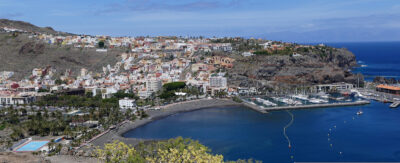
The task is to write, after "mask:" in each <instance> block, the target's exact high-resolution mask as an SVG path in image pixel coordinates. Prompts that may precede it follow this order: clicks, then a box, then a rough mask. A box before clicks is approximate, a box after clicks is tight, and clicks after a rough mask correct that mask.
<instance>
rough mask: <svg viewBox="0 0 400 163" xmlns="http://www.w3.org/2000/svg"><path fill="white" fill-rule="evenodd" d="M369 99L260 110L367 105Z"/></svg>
mask: <svg viewBox="0 0 400 163" xmlns="http://www.w3.org/2000/svg"><path fill="white" fill-rule="evenodd" d="M367 104H370V102H369V101H355V102H343V103H330V104H310V105H294V106H278V107H268V108H264V109H262V108H259V109H261V110H260V112H270V111H279V110H294V109H314V108H327V107H343V106H356V105H367Z"/></svg>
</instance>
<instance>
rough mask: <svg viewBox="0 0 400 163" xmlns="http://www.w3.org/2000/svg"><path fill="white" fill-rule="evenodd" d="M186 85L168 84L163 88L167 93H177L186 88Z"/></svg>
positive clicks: (182, 83)
mask: <svg viewBox="0 0 400 163" xmlns="http://www.w3.org/2000/svg"><path fill="white" fill-rule="evenodd" d="M185 86H186V84H185V82H172V83H167V84H164V85H163V88H164V89H165V90H166V91H175V90H178V89H182V88H185Z"/></svg>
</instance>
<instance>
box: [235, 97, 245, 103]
mask: <svg viewBox="0 0 400 163" xmlns="http://www.w3.org/2000/svg"><path fill="white" fill-rule="evenodd" d="M232 100H233V101H235V102H238V103H242V102H243V100H242V99H240V98H239V97H238V96H234V97H233V98H232Z"/></svg>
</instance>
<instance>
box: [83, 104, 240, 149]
mask: <svg viewBox="0 0 400 163" xmlns="http://www.w3.org/2000/svg"><path fill="white" fill-rule="evenodd" d="M227 106H242V104H240V103H237V102H234V101H232V100H229V99H200V100H192V101H185V102H179V103H173V104H169V105H166V106H162V107H160V109H159V110H148V111H147V112H146V113H147V114H148V115H149V116H148V117H147V118H144V119H138V120H135V121H134V122H132V121H124V122H122V123H121V124H119V125H117V126H116V128H115V129H111V130H107V131H105V133H104V134H102V135H101V136H98V137H96V138H95V139H93V140H92V141H91V142H90V143H89V144H90V145H91V146H94V147H103V146H104V144H106V143H112V142H113V141H115V140H118V141H122V142H124V143H127V144H131V145H137V144H138V143H139V142H141V141H151V140H146V139H137V138H125V137H124V136H123V134H124V133H126V132H128V131H130V130H133V129H135V128H138V127H140V126H143V125H146V124H148V123H150V122H153V121H155V120H159V119H161V118H164V117H167V116H170V115H174V114H177V113H182V112H190V111H195V110H199V109H206V108H214V107H220V108H221V107H227Z"/></svg>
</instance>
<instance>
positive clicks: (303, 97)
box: [292, 94, 309, 101]
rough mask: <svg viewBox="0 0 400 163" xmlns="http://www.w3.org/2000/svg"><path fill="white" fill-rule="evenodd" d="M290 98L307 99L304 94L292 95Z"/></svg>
mask: <svg viewBox="0 0 400 163" xmlns="http://www.w3.org/2000/svg"><path fill="white" fill-rule="evenodd" d="M292 98H297V99H300V100H304V101H308V100H309V99H308V96H307V95H304V94H298V95H293V96H292Z"/></svg>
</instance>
